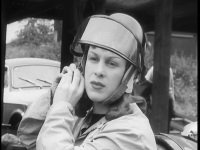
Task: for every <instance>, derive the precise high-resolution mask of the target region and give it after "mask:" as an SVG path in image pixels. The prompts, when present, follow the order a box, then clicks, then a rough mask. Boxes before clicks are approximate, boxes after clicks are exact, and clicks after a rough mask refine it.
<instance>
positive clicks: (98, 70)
mask: <svg viewBox="0 0 200 150" xmlns="http://www.w3.org/2000/svg"><path fill="white" fill-rule="evenodd" d="M95 75H96V76H98V77H104V76H105V66H104V64H103V63H102V62H99V63H98V64H97V65H96V67H95Z"/></svg>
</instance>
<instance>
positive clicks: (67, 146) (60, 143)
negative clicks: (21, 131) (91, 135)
mask: <svg viewBox="0 0 200 150" xmlns="http://www.w3.org/2000/svg"><path fill="white" fill-rule="evenodd" d="M75 121H76V119H75V116H74V110H73V107H72V106H71V104H69V103H67V102H59V103H56V104H53V105H52V106H51V108H50V110H49V112H48V114H47V117H46V120H45V122H44V125H43V126H42V129H41V130H40V133H39V135H38V138H37V142H36V149H37V150H101V149H105V148H106V149H107V150H109V149H110V150H113V148H114V149H116V150H117V148H115V144H114V143H112V142H110V141H109V139H108V140H107V141H106V140H105V139H104V138H102V139H103V141H102V140H101V139H100V140H95V142H86V143H84V142H83V143H82V144H81V145H80V146H75V139H74V136H73V133H72V129H73V128H74V125H75ZM102 142H106V143H107V144H106V147H104V146H103V145H102Z"/></svg>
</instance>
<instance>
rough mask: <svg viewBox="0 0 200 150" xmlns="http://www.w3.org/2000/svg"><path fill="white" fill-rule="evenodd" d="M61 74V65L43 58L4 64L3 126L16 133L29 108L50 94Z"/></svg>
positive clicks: (10, 60) (17, 60)
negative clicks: (45, 94) (49, 91)
mask: <svg viewBox="0 0 200 150" xmlns="http://www.w3.org/2000/svg"><path fill="white" fill-rule="evenodd" d="M59 72H60V62H58V61H54V60H49V59H43V58H14V59H6V61H5V74H4V75H5V76H4V97H3V103H4V105H3V125H5V126H10V127H11V129H14V130H16V129H17V127H18V125H19V123H20V121H21V119H22V116H23V114H24V112H25V111H26V109H27V106H28V105H30V104H31V103H32V102H33V101H34V100H36V99H37V98H38V97H39V96H40V95H41V94H43V93H44V92H47V90H48V89H49V87H50V86H51V84H52V82H53V80H54V79H55V77H56V76H57V75H58V74H59Z"/></svg>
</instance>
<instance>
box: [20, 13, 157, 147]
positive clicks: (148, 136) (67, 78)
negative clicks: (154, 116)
mask: <svg viewBox="0 0 200 150" xmlns="http://www.w3.org/2000/svg"><path fill="white" fill-rule="evenodd" d="M144 43H145V42H144V37H143V31H142V28H141V26H140V24H139V23H138V22H137V21H136V20H135V19H134V18H132V17H130V16H128V15H126V14H122V13H115V14H112V15H110V16H106V15H94V16H91V17H90V18H88V20H87V21H85V22H84V23H83V25H82V26H81V27H80V28H79V31H78V33H77V35H76V36H75V39H74V42H73V44H72V52H73V53H74V54H75V55H76V56H81V57H82V61H81V65H80V67H81V69H80V68H77V67H76V66H75V65H74V64H71V65H70V66H68V67H64V69H63V71H62V73H61V75H60V77H58V78H57V80H56V82H55V83H54V84H53V87H52V93H51V95H50V94H48V95H44V97H42V98H41V100H40V101H38V102H35V103H33V104H32V105H31V107H30V108H28V110H27V112H26V114H25V115H24V117H23V120H22V122H21V124H20V127H19V130H18V136H19V138H20V140H21V141H22V143H23V144H24V145H26V146H27V148H28V149H34V148H35V140H36V138H37V141H36V149H37V150H63V149H65V150H73V149H75V150H103V149H110V150H118V149H119V150H120V149H123V150H132V149H137V150H143V149H148V150H155V149H157V148H156V142H155V138H154V134H153V132H152V129H151V127H150V124H149V121H148V119H147V118H146V116H145V115H144V114H143V113H142V111H141V110H140V108H139V107H138V106H137V104H135V103H136V102H138V101H141V100H143V99H142V98H140V97H135V96H132V95H131V93H132V85H133V80H134V79H135V78H137V77H139V74H140V72H142V69H143V57H142V56H143V50H144V49H143V48H144ZM80 70H81V71H80ZM51 97H52V101H51V102H50V100H51ZM50 103H51V104H50ZM39 107H40V108H39ZM36 108H37V109H36ZM44 120H45V121H44ZM33 124H34V127H33ZM38 132H39V135H38Z"/></svg>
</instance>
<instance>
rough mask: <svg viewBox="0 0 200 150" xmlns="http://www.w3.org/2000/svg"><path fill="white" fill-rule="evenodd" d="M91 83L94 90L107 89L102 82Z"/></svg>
mask: <svg viewBox="0 0 200 150" xmlns="http://www.w3.org/2000/svg"><path fill="white" fill-rule="evenodd" d="M90 83H91V86H92V88H94V89H102V88H104V87H105V85H104V84H102V83H101V82H96V81H91V82H90Z"/></svg>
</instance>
